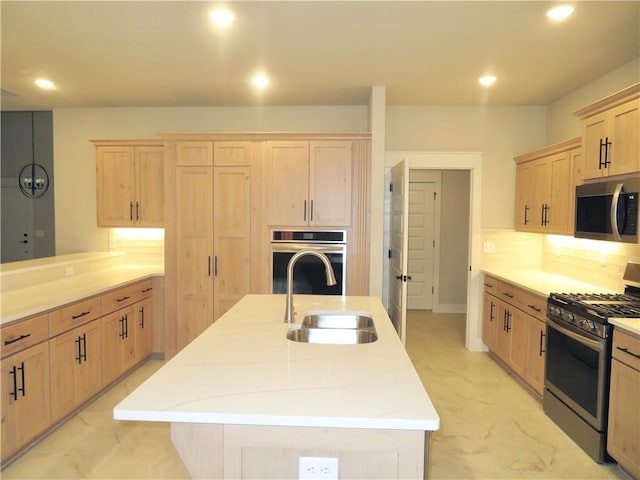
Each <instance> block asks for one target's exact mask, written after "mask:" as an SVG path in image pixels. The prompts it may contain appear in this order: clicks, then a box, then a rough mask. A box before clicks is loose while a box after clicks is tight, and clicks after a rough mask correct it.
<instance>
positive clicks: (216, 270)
mask: <svg viewBox="0 0 640 480" xmlns="http://www.w3.org/2000/svg"><path fill="white" fill-rule="evenodd" d="M213 276H214V277H217V276H218V256H217V255H214V257H213Z"/></svg>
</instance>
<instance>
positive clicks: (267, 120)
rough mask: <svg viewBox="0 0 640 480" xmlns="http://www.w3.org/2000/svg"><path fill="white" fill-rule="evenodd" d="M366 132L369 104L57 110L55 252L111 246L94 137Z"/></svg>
mask: <svg viewBox="0 0 640 480" xmlns="http://www.w3.org/2000/svg"><path fill="white" fill-rule="evenodd" d="M251 131H253V132H267V131H269V132H318V131H319V132H366V131H368V109H367V107H366V106H322V107H187V108H170V107H166V108H162V107H158V108H82V109H56V110H54V112H53V143H54V168H55V174H56V188H55V210H56V254H58V255H62V254H66V253H73V252H79V251H106V250H108V249H109V239H108V229H105V228H98V227H97V217H96V171H95V170H96V167H95V165H96V162H95V147H94V146H93V145H92V144H91V143H90V142H89V140H90V139H115V138H155V137H157V135H158V134H159V133H211V132H251Z"/></svg>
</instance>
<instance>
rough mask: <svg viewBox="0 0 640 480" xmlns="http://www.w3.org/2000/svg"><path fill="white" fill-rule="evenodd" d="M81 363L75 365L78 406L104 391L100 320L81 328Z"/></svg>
mask: <svg viewBox="0 0 640 480" xmlns="http://www.w3.org/2000/svg"><path fill="white" fill-rule="evenodd" d="M76 331H77V334H78V339H79V340H80V348H81V351H80V353H81V356H82V358H81V361H80V362H79V363H77V364H75V392H76V405H80V404H81V403H83V402H85V401H86V400H88V399H89V398H91V397H92V396H93V395H95V394H96V393H98V392H99V391H100V390H101V389H102V326H101V324H100V320H96V321H93V322H91V323H88V324H87V325H83V326H82V327H79V328H78V329H77V330H76Z"/></svg>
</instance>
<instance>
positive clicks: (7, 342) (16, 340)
mask: <svg viewBox="0 0 640 480" xmlns="http://www.w3.org/2000/svg"><path fill="white" fill-rule="evenodd" d="M30 336H31V334H30V333H23V334H22V335H20V336H19V337H16V338H14V339H11V340H5V341H4V344H5V345H11V344H12V343H16V342H19V341H20V340H24V339H25V338H29V337H30Z"/></svg>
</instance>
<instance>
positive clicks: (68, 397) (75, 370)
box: [49, 320, 102, 422]
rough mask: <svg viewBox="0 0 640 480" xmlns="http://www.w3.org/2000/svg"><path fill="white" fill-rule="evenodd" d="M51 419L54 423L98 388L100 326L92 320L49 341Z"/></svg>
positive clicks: (100, 374)
mask: <svg viewBox="0 0 640 480" xmlns="http://www.w3.org/2000/svg"><path fill="white" fill-rule="evenodd" d="M49 347H50V352H49V353H50V358H51V417H52V421H54V422H55V421H57V420H59V419H61V418H62V417H64V416H65V415H66V414H68V413H69V412H72V411H73V410H74V409H75V408H76V407H77V406H78V405H80V404H82V403H83V402H85V401H86V400H88V399H89V398H91V397H92V396H93V395H95V394H96V393H98V392H99V391H100V390H101V389H102V327H101V325H100V320H94V321H92V322H90V323H87V324H86V325H82V326H81V327H77V328H75V329H73V330H71V331H70V332H67V333H65V334H63V335H60V336H58V337H55V338H53V339H51V340H50V341H49Z"/></svg>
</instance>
